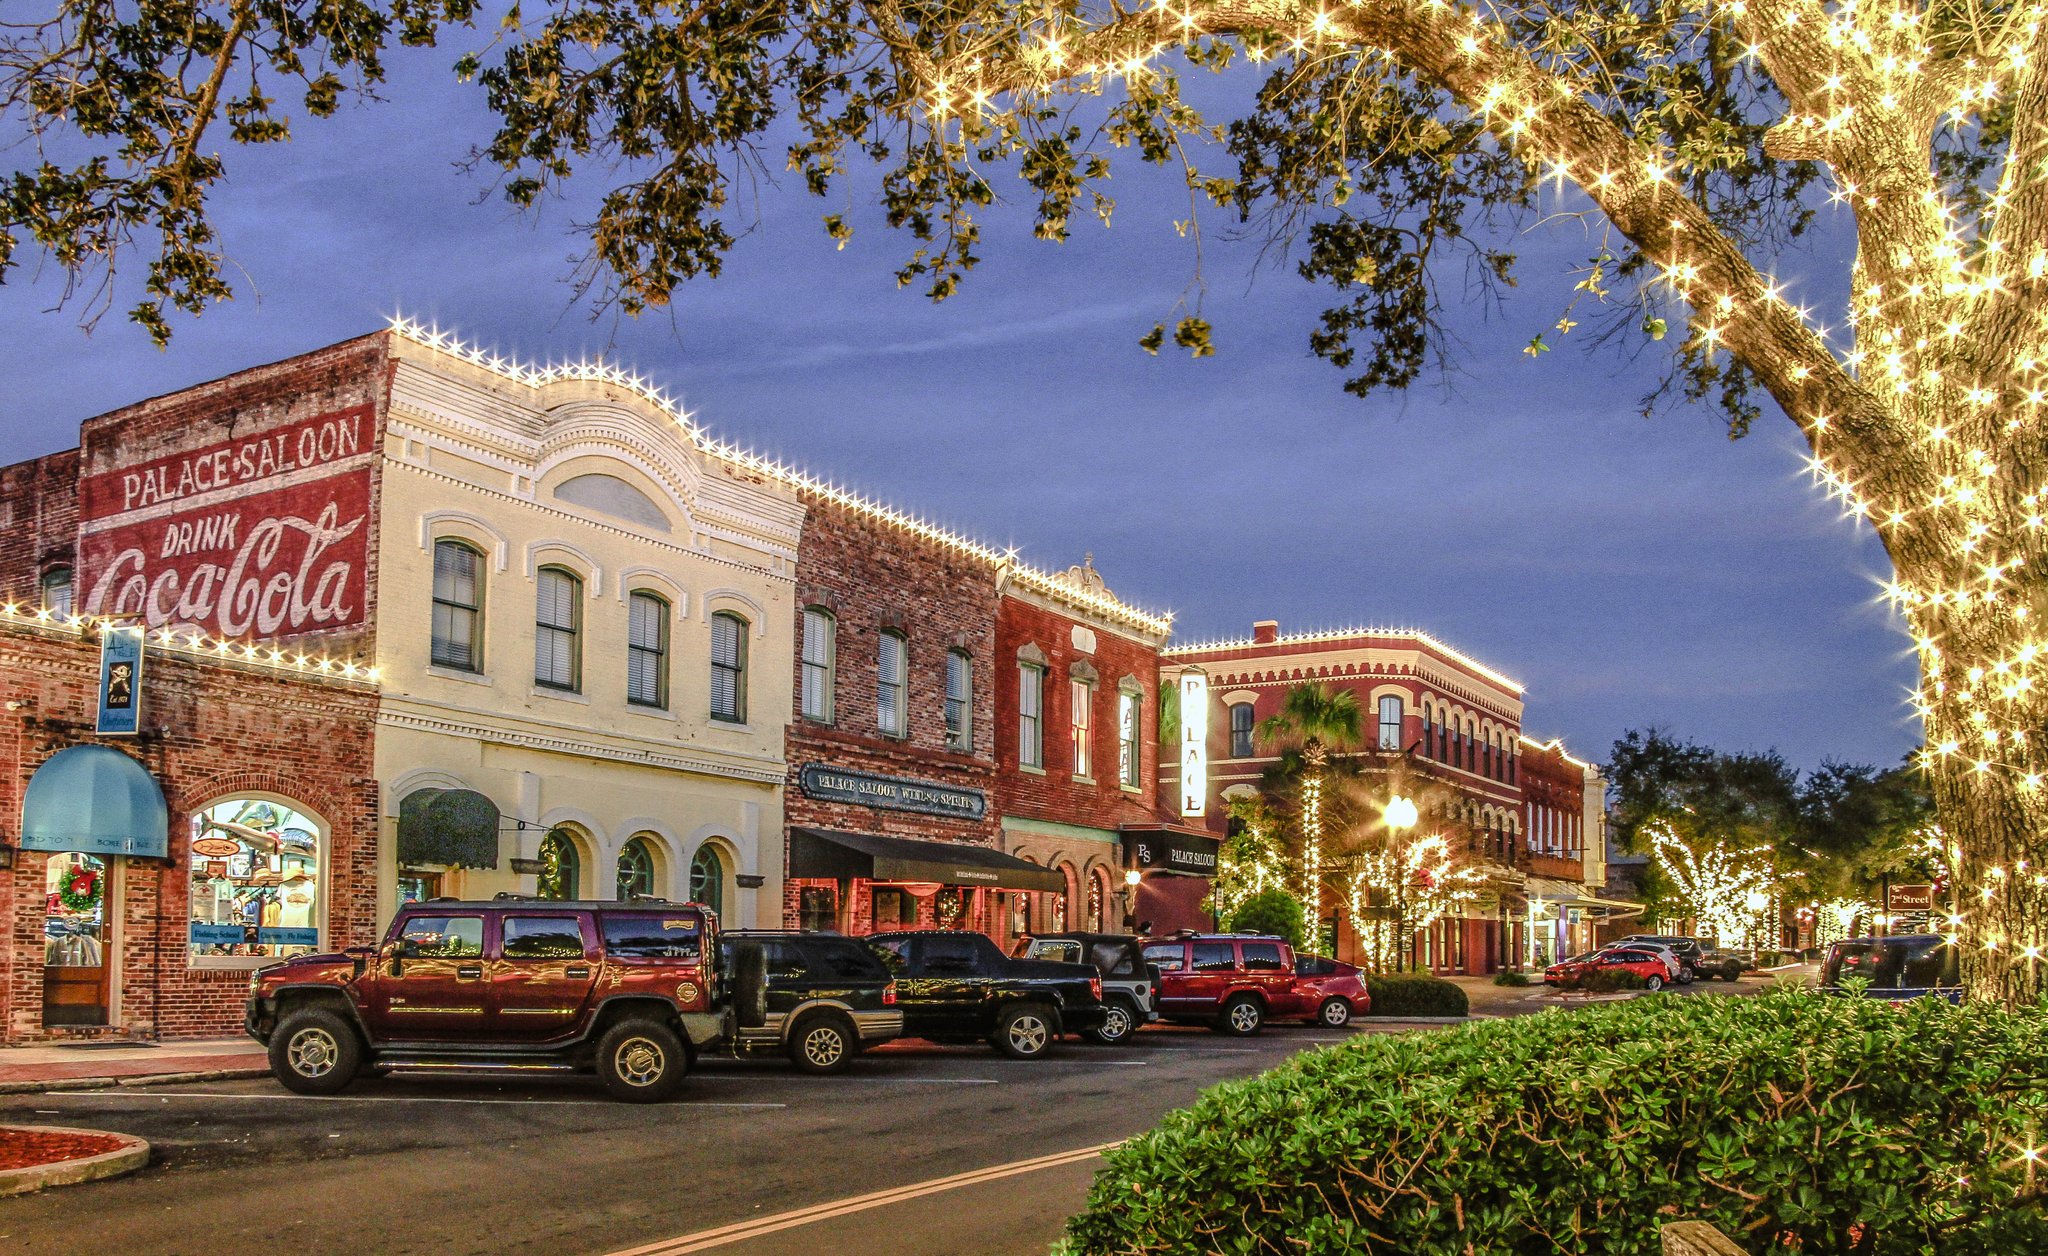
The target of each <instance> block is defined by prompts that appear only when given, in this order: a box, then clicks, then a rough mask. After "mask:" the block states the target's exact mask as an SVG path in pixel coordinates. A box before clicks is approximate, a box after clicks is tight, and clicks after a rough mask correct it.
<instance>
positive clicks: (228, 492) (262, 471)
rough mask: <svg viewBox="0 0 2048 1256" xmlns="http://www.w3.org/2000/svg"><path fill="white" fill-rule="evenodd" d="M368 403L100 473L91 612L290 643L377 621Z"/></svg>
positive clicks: (86, 592)
mask: <svg viewBox="0 0 2048 1256" xmlns="http://www.w3.org/2000/svg"><path fill="white" fill-rule="evenodd" d="M375 428H376V420H375V416H374V414H373V413H372V410H371V407H369V406H357V407H355V408H353V409H348V410H339V411H335V412H333V413H330V414H323V415H319V416H317V417H314V418H309V419H302V420H299V421H296V422H292V423H287V424H284V425H282V426H278V427H274V428H271V429H269V430H267V431H257V432H252V433H249V434H248V435H246V436H242V437H240V438H238V439H235V440H229V441H223V442H221V443H220V444H217V445H208V446H205V447H203V448H198V449H192V450H188V451H186V452H184V453H178V454H172V455H169V456H167V457H162V458H157V459H155V460H153V461H149V462H143V463H138V464H136V465H134V466H130V467H121V468H117V469H115V470H111V471H104V472H101V473H99V474H97V475H92V476H88V477H87V478H86V479H85V480H84V482H83V484H82V485H81V487H80V500H79V546H78V549H79V567H80V572H79V581H78V588H79V591H80V592H81V594H83V598H84V601H83V605H82V606H81V608H80V609H81V610H83V611H84V612H85V613H87V614H92V615H116V616H123V617H133V618H137V619H140V620H141V621H142V623H144V624H145V625H147V626H148V627H150V628H152V629H156V628H172V629H181V630H186V631H192V630H197V631H200V632H206V633H210V634H213V635H215V636H221V637H234V638H246V637H279V636H292V635H296V634H300V633H308V632H326V631H332V630H334V629H337V628H352V627H356V626H358V625H360V624H361V623H362V622H363V621H364V616H365V607H364V601H365V598H366V587H365V581H366V579H367V574H366V570H365V569H366V567H367V564H368V553H369V515H370V466H371V462H372V460H373V459H374V458H375V456H376V455H375V451H374V449H373V448H372V445H373V442H374V439H375Z"/></svg>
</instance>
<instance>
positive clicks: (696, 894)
mask: <svg viewBox="0 0 2048 1256" xmlns="http://www.w3.org/2000/svg"><path fill="white" fill-rule="evenodd" d="M690 901H691V902H693V903H702V904H704V905H705V906H706V907H709V908H710V909H711V910H712V911H715V912H720V913H723V912H724V911H725V860H724V859H723V858H721V857H720V856H719V853H718V848H717V847H716V846H713V845H712V844H711V843H709V842H706V843H704V845H702V846H700V847H698V848H697V856H696V858H694V859H692V860H690Z"/></svg>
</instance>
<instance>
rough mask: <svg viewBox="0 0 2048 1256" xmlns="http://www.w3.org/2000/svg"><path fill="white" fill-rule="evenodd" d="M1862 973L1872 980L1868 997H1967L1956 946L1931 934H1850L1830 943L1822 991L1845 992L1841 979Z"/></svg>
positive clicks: (1951, 999) (1954, 1000)
mask: <svg viewBox="0 0 2048 1256" xmlns="http://www.w3.org/2000/svg"><path fill="white" fill-rule="evenodd" d="M1851 977H1861V978H1863V979H1865V980H1866V981H1868V982H1869V983H1870V984H1869V985H1868V986H1866V987H1864V989H1863V994H1864V997H1866V998H1872V999H1918V998H1926V997H1930V996H1931V997H1934V998H1938V999H1947V1000H1948V1001H1949V1002H1951V1003H1957V1002H1961V1001H1962V997H1963V978H1962V973H1961V972H1960V971H1959V970H1958V965H1957V953H1956V947H1955V945H1954V944H1953V943H1951V942H1949V941H1948V940H1947V939H1945V938H1942V937H1941V936H1939V935H1937V934H1932V933H1901V934H1895V935H1893V936H1890V937H1883V938H1850V939H1848V940H1847V941H1843V942H1837V943H1835V944H1834V945H1833V946H1830V947H1829V948H1828V954H1827V959H1826V960H1824V961H1822V963H1821V969H1820V984H1821V988H1822V989H1823V990H1827V991H1830V992H1832V993H1835V994H1845V993H1847V990H1846V989H1845V988H1844V987H1843V985H1842V982H1843V981H1844V980H1846V979H1848V978H1851Z"/></svg>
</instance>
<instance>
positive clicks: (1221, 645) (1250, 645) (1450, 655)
mask: <svg viewBox="0 0 2048 1256" xmlns="http://www.w3.org/2000/svg"><path fill="white" fill-rule="evenodd" d="M1354 637H1378V638H1384V639H1397V640H1398V639H1407V640H1411V641H1415V642H1418V643H1420V644H1421V645H1422V646H1423V647H1424V648H1426V649H1429V650H1431V651H1434V652H1435V653H1437V654H1441V655H1442V656H1444V658H1446V659H1448V660H1449V661H1451V662H1453V663H1456V664H1458V665H1459V666H1461V667H1467V668H1470V669H1471V670H1472V671H1474V672H1477V673H1478V674H1479V675H1481V676H1483V677H1485V678H1486V679H1487V680H1490V681H1492V682H1493V683H1495V684H1497V685H1500V686H1502V687H1503V688H1507V689H1512V690H1514V691H1515V692H1516V693H1522V692H1524V690H1523V688H1522V684H1521V682H1520V681H1517V680H1512V679H1510V678H1509V677H1507V676H1504V675H1502V674H1501V673H1500V672H1498V671H1495V670H1494V669H1493V668H1491V667H1488V666H1487V665H1486V664H1484V663H1481V662H1480V661H1479V660H1478V659H1475V658H1473V657H1472V656H1471V655H1469V654H1466V653H1464V652H1463V651H1461V650H1457V649H1454V648H1452V647H1451V646H1448V645H1446V644H1444V643H1443V642H1442V641H1439V640H1438V639H1437V638H1435V637H1433V636H1431V635H1430V634H1428V633H1426V632H1424V631H1422V630H1421V629H1419V628H1371V627H1358V628H1319V629H1309V630H1307V631H1303V632H1285V633H1281V634H1280V635H1279V636H1277V637H1275V638H1274V639H1273V640H1272V641H1270V642H1268V641H1256V640H1253V639H1252V638H1250V637H1226V638H1219V639H1217V640H1214V641H1196V642H1190V643H1188V644H1186V645H1173V646H1168V647H1167V648H1166V649H1164V650H1162V651H1160V653H1161V654H1174V655H1183V654H1210V653H1216V652H1219V651H1224V650H1252V649H1259V650H1263V649H1267V648H1270V647H1271V646H1275V645H1306V644H1313V643H1318V642H1329V641H1343V640H1347V639H1350V638H1354Z"/></svg>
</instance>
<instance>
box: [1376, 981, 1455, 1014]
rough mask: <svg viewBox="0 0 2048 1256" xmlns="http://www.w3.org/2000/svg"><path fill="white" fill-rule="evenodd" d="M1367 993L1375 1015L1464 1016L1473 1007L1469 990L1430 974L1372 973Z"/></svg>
mask: <svg viewBox="0 0 2048 1256" xmlns="http://www.w3.org/2000/svg"><path fill="white" fill-rule="evenodd" d="M1365 992H1366V993H1367V994H1369V995H1371V996H1372V1011H1371V1013H1370V1015H1373V1016H1463V1015H1465V1014H1466V1013H1467V1012H1469V1011H1470V1010H1471V1005H1470V1003H1469V1002H1468V1001H1467V1000H1466V998H1465V992H1464V991H1463V990H1462V989H1460V988H1459V987H1457V986H1455V985H1453V984H1452V983H1450V982H1448V981H1443V980H1440V979H1438V978H1436V977H1432V976H1430V975H1429V974H1428V973H1368V974H1366V977H1365Z"/></svg>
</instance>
